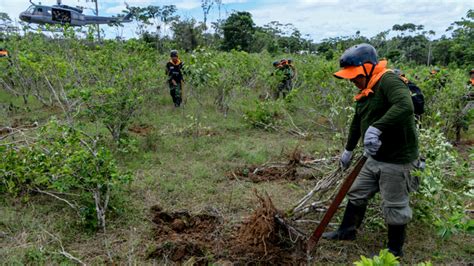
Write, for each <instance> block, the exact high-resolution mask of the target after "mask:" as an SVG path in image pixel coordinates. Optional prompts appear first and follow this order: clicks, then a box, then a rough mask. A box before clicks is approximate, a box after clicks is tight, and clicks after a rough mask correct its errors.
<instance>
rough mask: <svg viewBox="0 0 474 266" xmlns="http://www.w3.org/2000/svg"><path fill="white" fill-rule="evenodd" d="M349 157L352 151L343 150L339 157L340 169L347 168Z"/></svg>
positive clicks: (349, 161)
mask: <svg viewBox="0 0 474 266" xmlns="http://www.w3.org/2000/svg"><path fill="white" fill-rule="evenodd" d="M351 158H352V152H351V151H348V150H344V152H343V153H342V154H341V158H340V159H339V162H340V163H341V167H342V169H347V168H348V167H349V165H350V164H351Z"/></svg>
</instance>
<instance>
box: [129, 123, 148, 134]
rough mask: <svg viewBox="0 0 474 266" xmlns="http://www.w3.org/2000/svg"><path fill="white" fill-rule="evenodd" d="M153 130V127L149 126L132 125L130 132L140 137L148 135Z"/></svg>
mask: <svg viewBox="0 0 474 266" xmlns="http://www.w3.org/2000/svg"><path fill="white" fill-rule="evenodd" d="M152 130H153V126H151V125H147V124H139V125H131V126H130V127H129V128H128V131H130V132H133V133H135V134H138V135H140V136H145V135H148V134H149V133H150V132H151V131H152Z"/></svg>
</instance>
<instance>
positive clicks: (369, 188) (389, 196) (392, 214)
mask: <svg viewBox="0 0 474 266" xmlns="http://www.w3.org/2000/svg"><path fill="white" fill-rule="evenodd" d="M417 165H418V160H416V161H414V162H412V163H407V164H393V163H384V162H379V161H376V160H374V159H373V158H372V157H369V158H368V159H367V162H366V163H365V165H364V167H363V168H362V170H361V171H360V173H359V175H358V176H357V178H356V180H355V182H354V184H352V187H351V188H350V190H349V192H348V194H347V196H348V198H349V200H350V201H351V202H352V203H353V204H355V205H357V206H364V205H367V203H368V201H369V199H371V198H372V197H373V196H374V195H375V193H377V192H380V194H381V196H382V211H383V216H384V219H385V222H386V223H387V224H389V225H403V224H407V223H408V222H409V221H410V220H411V218H412V210H411V209H410V206H409V202H410V198H409V192H413V191H416V190H417V189H418V185H419V181H418V177H414V176H412V175H411V174H410V172H411V170H413V169H414V168H415V167H416V166H417Z"/></svg>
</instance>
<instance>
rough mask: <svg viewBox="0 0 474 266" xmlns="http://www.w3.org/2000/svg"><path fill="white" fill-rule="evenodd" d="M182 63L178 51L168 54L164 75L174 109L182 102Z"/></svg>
mask: <svg viewBox="0 0 474 266" xmlns="http://www.w3.org/2000/svg"><path fill="white" fill-rule="evenodd" d="M182 69H183V62H181V60H180V59H179V57H178V51H176V50H172V51H171V53H170V61H169V62H168V63H166V75H168V85H169V89H170V95H171V98H172V99H173V103H174V106H175V107H179V106H180V105H181V101H182V98H183V97H182V86H183V81H184V78H183V72H182Z"/></svg>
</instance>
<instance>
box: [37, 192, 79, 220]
mask: <svg viewBox="0 0 474 266" xmlns="http://www.w3.org/2000/svg"><path fill="white" fill-rule="evenodd" d="M33 191H36V192H39V193H43V194H46V195H48V196H51V197H53V198H55V199H57V200H60V201H62V202H65V203H66V204H67V205H69V207H71V208H72V209H73V210H75V211H76V213H77V215H78V216H79V217H81V214H80V212H79V208H78V207H77V206H76V205H75V204H72V203H71V202H69V201H68V200H66V199H63V198H61V197H59V196H57V195H55V194H53V193H51V192H48V191H43V190H41V189H39V188H36V189H34V190H33Z"/></svg>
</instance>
